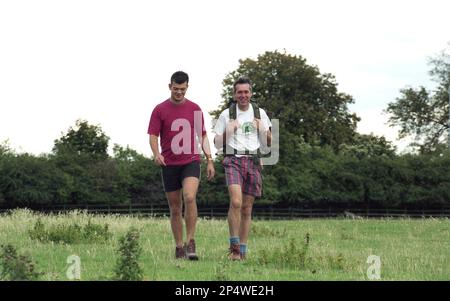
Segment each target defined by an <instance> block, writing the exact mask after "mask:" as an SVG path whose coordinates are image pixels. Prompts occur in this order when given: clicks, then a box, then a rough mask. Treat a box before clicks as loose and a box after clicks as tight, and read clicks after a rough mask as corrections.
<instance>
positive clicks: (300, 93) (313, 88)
mask: <svg viewBox="0 0 450 301" xmlns="http://www.w3.org/2000/svg"><path fill="white" fill-rule="evenodd" d="M239 64H240V65H239V67H238V69H237V70H235V71H233V72H231V73H229V74H228V75H227V76H226V78H225V79H224V81H223V85H224V90H223V94H222V96H223V98H224V99H225V100H224V101H223V103H222V105H221V106H220V108H219V109H218V110H216V111H213V112H211V114H212V115H213V116H214V117H215V118H218V116H219V114H220V112H221V111H222V110H224V109H225V107H226V106H227V103H228V101H229V99H230V98H231V97H232V96H233V83H234V81H235V80H236V79H237V78H239V77H240V76H243V75H245V76H248V77H249V78H250V79H251V80H252V82H253V98H254V99H255V100H256V101H257V102H258V104H259V105H260V106H261V107H262V108H264V109H265V110H266V111H267V113H268V115H269V117H270V118H276V119H279V120H280V133H281V132H282V133H284V132H286V131H287V132H290V133H292V134H294V135H295V136H298V137H302V138H303V139H304V141H305V142H307V143H318V144H319V145H331V146H332V147H333V148H335V149H337V148H338V146H339V145H340V144H342V143H349V142H351V141H352V137H353V135H354V132H355V128H356V123H357V121H359V118H358V117H357V116H356V115H355V114H351V113H350V112H349V111H348V108H347V106H348V104H351V103H353V99H352V97H351V96H350V95H348V94H345V93H341V92H338V89H337V83H336V80H335V77H334V76H333V75H331V74H328V73H325V74H321V73H320V71H319V69H318V68H317V67H316V66H311V65H308V64H307V63H306V59H304V58H302V57H301V56H295V55H290V54H286V53H280V52H278V51H274V52H265V53H264V54H262V55H259V56H258V58H257V59H256V60H253V59H245V60H240V61H239ZM288 143H289V142H288ZM280 146H282V145H280Z"/></svg>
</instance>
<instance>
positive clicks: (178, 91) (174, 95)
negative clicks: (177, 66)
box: [169, 82, 188, 102]
mask: <svg viewBox="0 0 450 301" xmlns="http://www.w3.org/2000/svg"><path fill="white" fill-rule="evenodd" d="M187 88H188V83H187V82H185V83H182V84H177V83H174V82H172V83H170V84H169V89H170V98H171V99H172V100H173V101H176V102H181V101H183V99H184V95H185V94H186V91H187Z"/></svg>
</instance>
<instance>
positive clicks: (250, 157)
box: [214, 77, 272, 260]
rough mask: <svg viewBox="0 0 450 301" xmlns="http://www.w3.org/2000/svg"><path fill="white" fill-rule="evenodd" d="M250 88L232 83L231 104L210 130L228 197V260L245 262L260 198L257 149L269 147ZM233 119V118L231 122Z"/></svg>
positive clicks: (244, 82)
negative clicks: (220, 158)
mask: <svg viewBox="0 0 450 301" xmlns="http://www.w3.org/2000/svg"><path fill="white" fill-rule="evenodd" d="M251 97H252V86H251V82H250V80H249V79H248V78H245V77H242V78H239V79H238V80H237V81H236V82H235V83H234V101H235V102H236V103H235V104H232V105H231V106H230V108H228V109H226V110H224V111H223V112H222V113H221V114H220V117H219V119H218V121H217V123H216V125H215V127H214V133H215V134H216V136H215V137H214V144H215V146H216V148H217V149H220V148H223V153H224V156H225V157H224V160H223V166H224V169H225V177H226V184H227V186H228V192H229V195H230V208H229V210H228V226H229V230H230V256H229V258H230V259H231V260H241V259H245V258H246V255H247V240H248V234H249V231H250V223H251V216H252V208H253V203H254V201H255V198H256V197H261V191H262V177H261V169H262V166H261V160H260V157H259V154H260V152H259V151H258V149H260V147H267V146H270V144H271V141H272V134H271V130H270V128H271V126H272V123H271V122H270V119H269V117H268V116H267V114H266V112H265V111H264V110H263V109H261V108H259V107H258V106H257V105H255V104H253V103H251ZM233 117H234V118H233Z"/></svg>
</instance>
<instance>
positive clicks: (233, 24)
mask: <svg viewBox="0 0 450 301" xmlns="http://www.w3.org/2000/svg"><path fill="white" fill-rule="evenodd" d="M449 14H450V2H449V1H444V0H442V1H438V0H427V1H410V0H409V1H398V0H395V1H394V0H390V1H380V0H378V1H344V0H339V1H288V0H276V1H275V0H270V1H269V0H255V1H244V0H228V1H211V0H210V1H206V0H205V1H203V0H198V1H196V0H190V1H179V0H171V1H132V0H128V1H113V0H107V1H96V0H88V1H84V0H76V1H64V0H55V1H37V0H33V1H20V0H14V1H5V0H0V143H1V141H4V140H6V139H9V143H10V145H11V146H12V147H13V148H14V149H16V151H18V152H30V153H33V154H40V153H49V152H50V151H51V149H52V147H53V142H54V140H55V139H57V138H59V137H61V134H62V133H63V132H64V133H65V132H66V131H67V130H68V128H69V127H70V126H72V125H74V124H75V121H76V120H77V119H80V118H81V119H85V120H87V121H88V122H89V123H91V124H98V125H100V126H101V127H102V129H103V130H104V132H105V133H106V134H107V135H108V136H109V137H110V138H111V140H110V147H112V145H113V144H114V143H117V144H120V145H123V146H126V145H129V146H130V147H131V148H133V149H135V150H137V151H138V152H140V153H143V154H145V155H146V156H150V155H151V151H150V148H149V146H148V135H147V126H148V121H149V118H150V114H151V111H152V110H153V108H154V106H155V105H156V104H158V103H159V102H161V101H163V100H165V99H167V97H168V96H169V90H168V87H167V84H168V83H169V79H170V76H171V74H172V73H173V72H174V71H177V70H183V71H186V72H187V73H188V74H189V76H190V88H189V90H188V93H187V98H189V99H191V100H193V101H194V102H197V103H198V104H199V105H200V106H201V107H202V109H203V111H204V113H205V118H206V119H207V121H208V124H210V120H211V117H210V116H209V115H208V114H207V112H208V111H211V110H214V109H216V108H217V107H218V105H219V104H220V102H221V92H222V80H223V79H224V77H225V76H226V74H228V73H229V72H231V71H233V70H235V69H236V68H237V67H238V60H239V59H245V58H253V59H256V58H257V56H258V54H262V53H264V52H265V51H274V50H279V51H283V50H284V49H285V50H286V52H287V53H289V54H294V55H301V56H303V57H304V58H306V60H307V63H308V64H311V65H316V66H318V68H319V69H320V71H321V72H322V73H332V74H334V75H335V76H336V81H337V83H338V84H339V91H340V92H345V93H348V94H350V95H352V96H353V97H354V99H355V104H354V105H352V106H351V107H350V110H351V111H352V112H356V114H357V115H358V116H360V117H361V118H362V121H361V122H360V123H359V127H358V131H360V132H361V133H370V132H373V133H374V134H376V135H385V136H386V138H387V139H389V140H394V139H395V138H396V131H395V130H393V129H390V128H388V126H387V125H385V124H384V122H385V121H386V119H387V116H385V115H382V111H383V109H385V108H386V106H387V103H389V102H391V101H394V100H395V98H396V97H398V96H399V90H400V89H401V88H404V87H405V86H407V85H410V86H419V85H424V86H426V87H427V88H430V89H431V88H433V87H434V86H433V83H432V82H430V79H429V76H428V70H429V66H428V65H427V59H428V58H429V57H431V56H434V55H436V54H438V53H439V52H440V51H441V50H443V49H444V48H446V47H447V42H449V41H450V30H449V29H450V17H449ZM208 130H209V129H208ZM209 132H210V130H209ZM210 137H211V136H210ZM396 143H397V142H396ZM402 145H404V144H401V143H400V144H399V146H400V147H402Z"/></svg>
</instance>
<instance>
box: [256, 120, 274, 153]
mask: <svg viewBox="0 0 450 301" xmlns="http://www.w3.org/2000/svg"><path fill="white" fill-rule="evenodd" d="M254 122H255V125H256V128H257V129H258V138H259V141H261V144H262V145H263V146H264V147H266V146H271V145H272V131H271V130H270V128H268V129H266V128H265V126H264V122H262V120H261V119H256V118H255V121H254Z"/></svg>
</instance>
